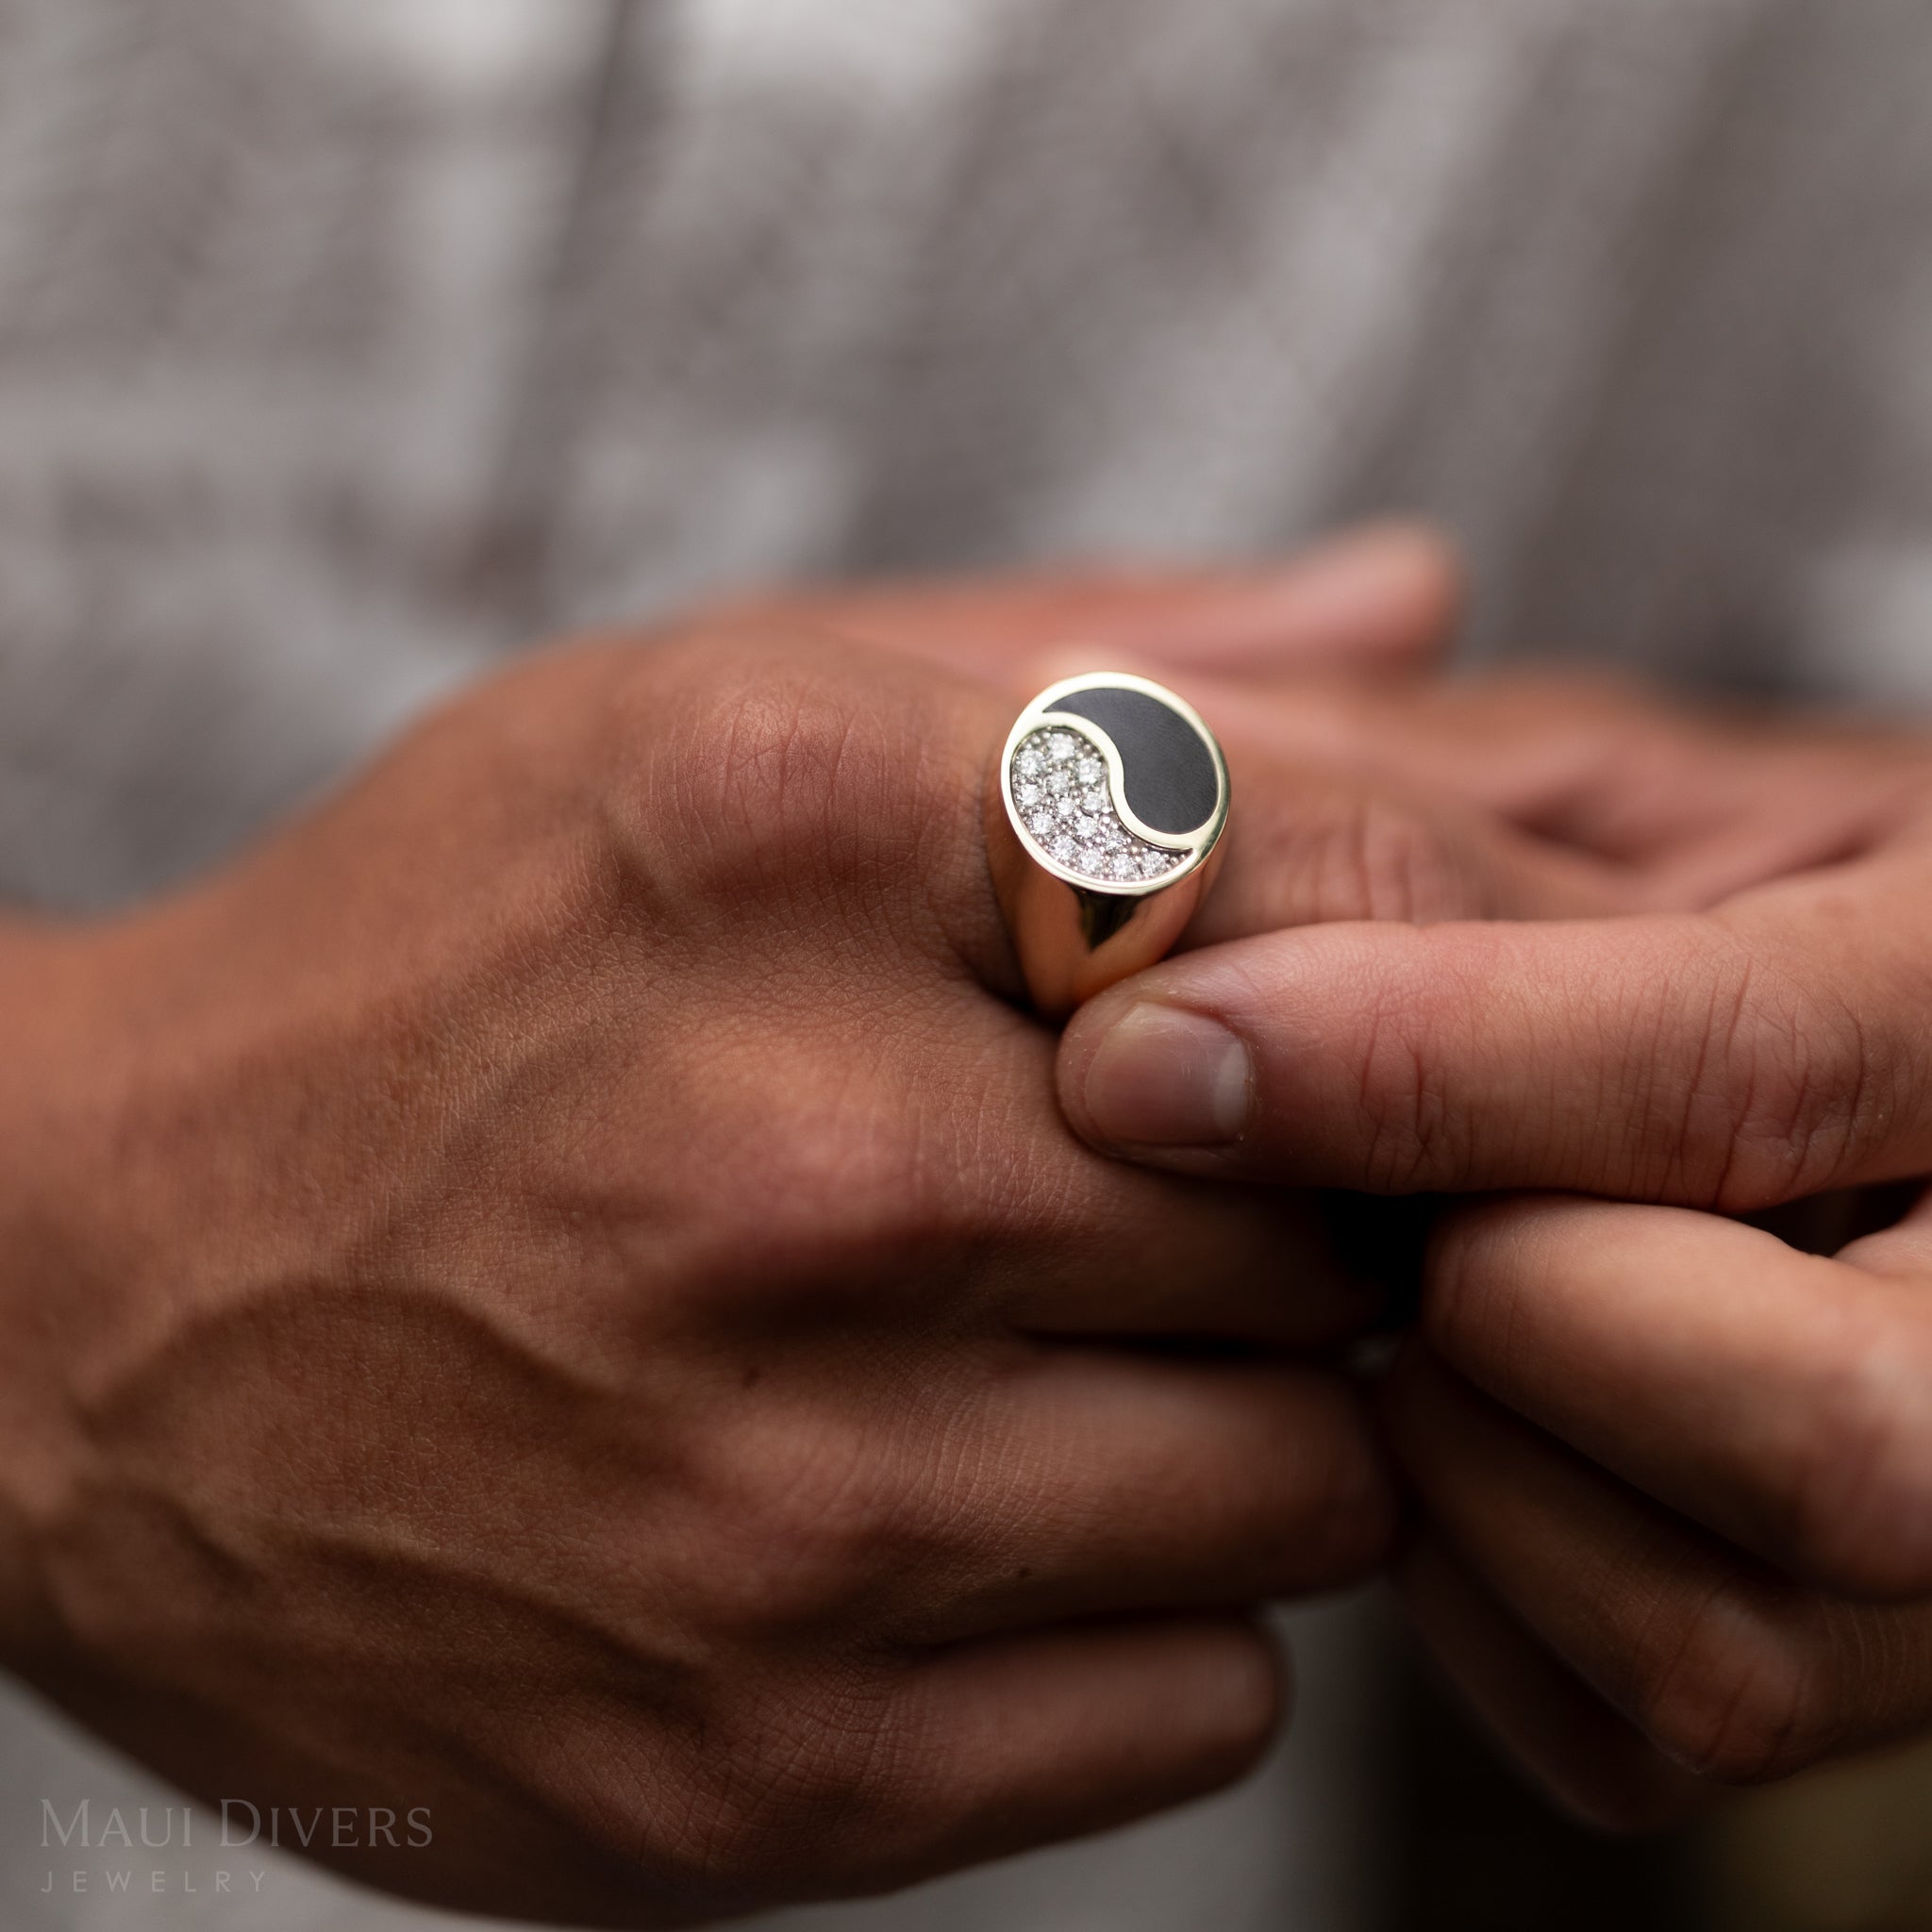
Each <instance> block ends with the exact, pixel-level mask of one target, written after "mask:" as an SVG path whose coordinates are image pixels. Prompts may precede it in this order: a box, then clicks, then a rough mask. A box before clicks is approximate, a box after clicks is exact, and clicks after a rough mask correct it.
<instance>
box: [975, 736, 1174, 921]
mask: <svg viewBox="0 0 1932 1932" xmlns="http://www.w3.org/2000/svg"><path fill="white" fill-rule="evenodd" d="M1106 780H1107V763H1106V760H1105V759H1104V758H1102V757H1101V753H1100V747H1099V746H1098V745H1096V744H1095V743H1093V742H1092V741H1091V739H1088V738H1086V737H1085V736H1083V735H1082V734H1080V733H1078V732H1075V731H1073V730H1070V729H1069V728H1068V727H1067V726H1065V725H1063V724H1055V725H1051V726H1049V727H1047V728H1045V729H1042V730H1040V731H1036V732H1034V733H1032V735H1031V736H1030V737H1027V738H1024V739H1022V740H1021V741H1020V743H1019V745H1018V747H1017V748H1016V749H1015V751H1014V753H1013V762H1012V768H1011V770H1010V771H1008V774H1007V785H1008V791H1010V792H1011V794H1012V798H1013V802H1014V804H1015V805H1016V806H1017V807H1018V808H1019V813H1020V821H1021V823H1022V824H1024V825H1025V827H1026V828H1027V830H1028V831H1029V832H1030V833H1031V834H1032V836H1033V838H1034V840H1035V841H1037V843H1038V844H1039V846H1040V848H1041V851H1043V852H1045V853H1047V854H1049V855H1050V856H1051V857H1052V858H1054V859H1055V860H1056V861H1057V862H1058V863H1059V864H1060V865H1063V866H1065V867H1066V868H1067V869H1068V871H1070V872H1076V873H1079V874H1081V875H1082V876H1083V877H1085V878H1090V879H1091V880H1093V881H1094V883H1095V884H1096V885H1114V886H1118V885H1137V884H1141V883H1142V882H1144V881H1146V880H1148V879H1158V878H1164V877H1165V876H1166V875H1167V874H1169V873H1171V872H1174V871H1175V870H1177V869H1178V868H1179V867H1180V866H1182V865H1184V864H1186V863H1187V858H1188V855H1187V854H1186V853H1184V852H1167V851H1163V850H1162V849H1161V848H1160V847H1159V846H1158V845H1150V844H1149V843H1148V842H1147V841H1146V840H1144V839H1140V838H1136V837H1135V835H1134V834H1133V833H1132V832H1130V831H1128V829H1127V828H1126V825H1125V824H1124V823H1123V821H1122V819H1121V815H1120V813H1119V812H1117V811H1116V810H1115V809H1114V808H1113V801H1112V800H1111V799H1110V798H1109V797H1108V793H1107V790H1106Z"/></svg>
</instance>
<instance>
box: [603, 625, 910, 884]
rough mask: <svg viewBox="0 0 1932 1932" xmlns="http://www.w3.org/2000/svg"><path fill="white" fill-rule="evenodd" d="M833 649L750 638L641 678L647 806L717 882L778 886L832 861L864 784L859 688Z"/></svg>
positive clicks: (726, 642) (720, 644)
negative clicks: (648, 754)
mask: <svg viewBox="0 0 1932 1932" xmlns="http://www.w3.org/2000/svg"><path fill="white" fill-rule="evenodd" d="M849 671H850V667H849V666H848V665H847V664H846V662H845V661H844V659H843V657H842V655H841V653H839V652H837V651H836V650H831V649H824V648H819V649H805V648H793V649H784V648H780V647H778V646H777V645H776V644H774V643H770V642H767V641H764V640H763V639H762V638H761V637H758V636H754V637H751V638H747V639H738V638H731V637H726V638H721V639H717V640H714V641H710V644H709V648H708V649H705V650H703V651H700V650H698V649H697V647H696V646H684V647H681V648H679V649H677V651H676V655H675V658H674V660H673V661H672V662H670V663H668V664H659V665H654V666H651V667H649V669H648V670H647V671H646V672H645V673H643V674H642V675H641V685H642V691H641V693H640V708H641V710H642V711H643V713H644V715H642V716H641V717H640V718H639V720H638V721H637V722H638V725H639V727H640V735H641V736H644V735H645V734H648V736H647V737H646V741H655V742H656V743H657V744H658V747H659V754H658V757H656V758H653V759H652V761H651V770H650V774H649V777H650V782H651V797H650V800H649V807H650V808H651V810H652V813H653V815H654V817H655V818H656V819H657V820H658V822H659V823H661V824H667V825H669V826H671V827H673V828H675V841H676V844H677V847H678V849H679V850H680V851H681V852H682V853H684V854H685V855H687V856H688V857H689V858H691V860H692V861H694V862H695V863H696V864H697V865H698V866H699V867H700V869H701V870H702V871H704V872H706V873H708V874H711V875H713V876H715V877H716V878H717V879H718V882H719V883H721V884H725V885H729V886H734V887H739V888H758V887H761V886H765V885H769V884H771V883H773V882H774V881H777V882H783V881H785V880H787V879H788V878H789V877H790V876H791V875H792V874H793V873H794V871H795V868H796V867H797V865H798V864H799V862H800V861H801V859H803V858H807V857H808V856H809V857H812V858H819V859H821V860H824V858H828V857H832V856H835V855H836V854H837V852H838V850H839V849H840V847H841V844H842V843H843V842H844V841H845V840H846V838H847V837H848V836H849V833H850V830H851V828H852V827H853V826H855V825H856V824H859V823H861V819H862V808H863V801H864V798H865V794H866V792H867V791H868V789H869V788H870V787H873V786H875V784H876V780H877V776H878V774H877V771H876V768H875V766H876V758H875V754H876V746H875V745H874V744H873V743H871V742H870V739H871V736H872V734H870V733H869V732H868V729H867V718H866V709H865V706H864V704H863V701H862V695H861V691H860V688H859V687H858V683H857V681H856V680H855V679H854V678H852V676H851V675H849Z"/></svg>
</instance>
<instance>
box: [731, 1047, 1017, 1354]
mask: <svg viewBox="0 0 1932 1932" xmlns="http://www.w3.org/2000/svg"><path fill="white" fill-rule="evenodd" d="M782 1053H783V1049H782V1048H776V1049H772V1050H771V1052H769V1053H767V1054H766V1055H765V1057H764V1062H763V1064H764V1070H765V1072H766V1073H767V1074H771V1073H772V1072H773V1060H774V1057H777V1056H782ZM908 1058H911V1057H910V1056H908ZM768 1084H769V1087H770V1090H771V1091H774V1092H775V1091H783V1092H786V1093H788V1094H790V1095H791V1098H790V1099H788V1100H785V1101H783V1102H771V1103H769V1104H766V1105H762V1106H760V1107H758V1108H752V1109H750V1110H749V1112H748V1114H747V1115H746V1116H745V1117H741V1118H738V1119H736V1120H735V1121H734V1123H733V1124H732V1126H731V1128H730V1130H729V1132H728V1135H727V1137H726V1138H727V1139H728V1141H729V1143H730V1144H729V1149H728V1163H729V1168H730V1171H731V1172H732V1173H733V1174H736V1175H737V1176H739V1178H740V1182H741V1185H740V1186H739V1187H737V1188H733V1189H729V1190H727V1191H725V1193H724V1198H723V1200H722V1211H721V1213H720V1214H719V1215H718V1216H717V1218H716V1219H715V1220H714V1222H713V1223H712V1224H711V1230H710V1232H711V1253H710V1256H709V1258H708V1265H700V1266H699V1267H698V1268H696V1269H695V1270H694V1277H693V1278H695V1279H700V1280H702V1283H703V1295H704V1296H705V1297H706V1298H707V1299H708V1301H709V1303H710V1304H711V1305H712V1306H713V1307H716V1308H717V1309H718V1310H719V1311H720V1312H722V1313H724V1314H726V1315H727V1316H731V1317H735V1316H737V1315H741V1314H742V1313H744V1312H745V1311H746V1310H747V1308H764V1309H766V1310H767V1311H770V1310H773V1309H791V1310H792V1311H793V1312H796V1313H807V1312H811V1311H818V1312H820V1313H823V1314H824V1315H827V1316H829V1315H830V1314H831V1313H832V1312H833V1311H834V1310H835V1309H836V1307H839V1306H841V1305H846V1304H850V1305H858V1304H863V1303H867V1302H873V1301H875V1300H877V1299H878V1298H880V1297H885V1298H888V1299H890V1298H891V1297H892V1296H894V1295H896V1294H897V1293H899V1292H900V1291H902V1289H903V1286H904V1284H905V1283H906V1282H907V1281H908V1279H911V1278H914V1277H917V1276H924V1277H925V1278H927V1279H928V1280H931V1279H933V1278H935V1277H938V1276H941V1275H943V1274H945V1273H946V1272H947V1271H952V1272H955V1273H957V1272H958V1270H959V1269H961V1268H962V1267H964V1266H965V1265H967V1264H968V1262H969V1261H970V1260H971V1258H972V1257H971V1254H970V1253H969V1251H968V1246H967V1244H970V1243H971V1242H972V1241H974V1239H975V1238H976V1236H977V1235H978V1234H979V1233H981V1232H983V1231H984V1230H983V1225H982V1224H985V1223H986V1222H987V1221H988V1220H989V1218H990V1213H991V1206H992V1204H991V1203H989V1202H987V1201H986V1200H985V1199H984V1196H985V1195H986V1193H987V1189H986V1187H985V1186H984V1185H983V1184H982V1181H981V1178H980V1177H979V1176H978V1175H977V1174H974V1173H971V1172H968V1171H967V1170H966V1169H965V1167H964V1165H963V1163H962V1162H960V1161H959V1160H958V1158H954V1157H953V1156H952V1154H951V1153H950V1151H949V1150H950V1149H951V1147H952V1144H953V1142H952V1136H951V1135H950V1134H949V1133H948V1132H947V1129H946V1123H945V1121H944V1119H943V1118H938V1119H936V1118H934V1117H932V1116H931V1115H929V1114H928V1113H927V1112H926V1111H925V1110H924V1108H923V1107H922V1105H921V1104H920V1102H919V1099H918V1097H917V1096H916V1095H913V1094H910V1093H908V1092H907V1091H904V1089H903V1086H902V1084H901V1082H900V1080H898V1079H896V1078H895V1079H890V1080H888V1079H884V1078H882V1077H880V1076H877V1075H874V1074H867V1073H865V1072H863V1071H862V1070H848V1071H847V1072H846V1074H844V1075H843V1076H842V1077H838V1076H833V1075H829V1074H827V1073H826V1072H825V1070H824V1067H823V1066H822V1065H812V1066H810V1067H808V1068H805V1069H802V1070H801V1071H800V1072H799V1073H798V1074H797V1075H796V1076H792V1077H787V1076H784V1075H782V1074H781V1075H779V1076H778V1077H775V1078H774V1079H772V1080H770V1081H769V1083H768ZM754 1202H755V1204H756V1206H755V1211H746V1209H747V1204H748V1203H754Z"/></svg>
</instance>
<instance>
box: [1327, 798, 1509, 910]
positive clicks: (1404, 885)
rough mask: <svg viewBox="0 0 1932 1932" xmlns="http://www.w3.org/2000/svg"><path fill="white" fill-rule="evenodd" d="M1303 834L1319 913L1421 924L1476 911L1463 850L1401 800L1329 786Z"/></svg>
mask: <svg viewBox="0 0 1932 1932" xmlns="http://www.w3.org/2000/svg"><path fill="white" fill-rule="evenodd" d="M1304 836H1305V837H1306V838H1307V840H1308V841H1310V846H1309V851H1310V864H1311V868H1312V874H1313V878H1314V902H1315V910H1314V916H1315V917H1316V918H1317V919H1319V920H1333V921H1350V920H1381V921H1388V922H1392V923H1395V924H1409V925H1422V924H1429V923H1431V922H1433V921H1439V920H1447V919H1457V918H1463V917H1467V916H1472V915H1474V913H1476V912H1478V911H1480V910H1481V908H1480V906H1479V905H1478V904H1477V903H1476V902H1477V900H1478V898H1479V894H1478V893H1476V891H1474V886H1473V883H1472V881H1471V880H1470V878H1469V876H1468V872H1467V868H1466V867H1465V865H1464V864H1463V862H1462V859H1461V857H1460V855H1459V854H1458V853H1457V851H1456V850H1455V848H1454V847H1453V845H1452V844H1451V843H1450V841H1447V840H1445V839H1444V838H1443V837H1442V836H1441V833H1440V832H1439V831H1438V830H1437V828H1436V827H1434V826H1433V825H1431V824H1428V823H1426V822H1425V821H1424V819H1423V818H1422V817H1421V816H1420V815H1419V814H1418V813H1417V812H1416V811H1415V810H1413V809H1411V808H1409V807H1408V806H1407V805H1406V804H1404V803H1403V802H1401V801H1400V800H1398V799H1392V798H1390V797H1388V796H1387V795H1385V794H1383V793H1380V792H1378V791H1337V790H1330V791H1326V792H1325V793H1324V797H1323V799H1322V801H1321V803H1320V805H1319V807H1318V808H1317V810H1316V812H1315V814H1314V816H1313V818H1312V821H1311V822H1308V823H1307V829H1306V832H1305V834H1304Z"/></svg>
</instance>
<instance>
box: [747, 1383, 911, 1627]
mask: <svg viewBox="0 0 1932 1932" xmlns="http://www.w3.org/2000/svg"><path fill="white" fill-rule="evenodd" d="M740 1433H741V1442H740V1444H739V1446H738V1448H737V1450H736V1452H735V1455H734V1457H733V1460H732V1467H731V1469H730V1472H729V1474H727V1475H726V1477H725V1478H724V1481H723V1482H722V1483H720V1484H719V1485H718V1486H717V1487H718V1488H719V1490H720V1491H722V1494H721V1496H720V1503H721V1505H722V1510H721V1520H723V1521H727V1522H729V1523H730V1524H733V1525H734V1527H733V1530H732V1540H733V1542H734V1544H735V1552H736V1554H735V1560H734V1561H733V1562H732V1563H730V1564H729V1565H727V1566H724V1569H723V1570H722V1571H721V1573H720V1574H719V1576H718V1578H717V1581H716V1583H715V1585H714V1588H715V1589H716V1590H717V1591H719V1592H720V1593H721V1595H722V1597H723V1599H724V1601H723V1602H722V1603H721V1604H720V1606H719V1607H720V1610H721V1612H722V1614H723V1615H724V1619H725V1620H726V1621H727V1622H728V1623H730V1624H734V1625H736V1626H742V1627H749V1628H754V1629H759V1630H764V1631H772V1630H774V1629H791V1628H812V1627H817V1626H820V1625H823V1624H828V1623H834V1622H836V1623H840V1624H845V1623H848V1622H849V1621H850V1619H851V1615H852V1613H853V1611H854V1610H855V1608H856V1607H860V1606H863V1607H865V1608H866V1609H868V1610H869V1611H871V1612H873V1613H883V1611H884V1610H885V1608H886V1607H887V1603H886V1596H887V1590H886V1585H887V1581H888V1579H889V1577H890V1576H891V1574H892V1573H893V1572H894V1571H895V1570H896V1569H898V1568H900V1567H902V1566H904V1565H906V1564H907V1563H908V1562H909V1561H910V1560H911V1556H912V1551H913V1547H914V1545H915V1543H916V1541H917V1540H918V1539H917V1518H916V1510H915V1507H914V1506H915V1496H914V1493H913V1486H912V1484H911V1482H910V1481H909V1480H908V1476H907V1474H906V1472H905V1471H904V1469H903V1468H902V1466H901V1463H900V1459H899V1458H896V1457H892V1456H891V1455H889V1454H886V1453H884V1452H882V1450H881V1448H880V1446H879V1444H878V1443H877V1441H875V1440H874V1439H873V1438H872V1437H871V1436H870V1434H869V1432H868V1431H867V1430H865V1429H864V1428H863V1427H862V1426H854V1425H853V1424H849V1423H845V1422H839V1421H826V1420H824V1419H823V1418H819V1417H807V1416H801V1415H799V1414H798V1413H796V1412H795V1411H788V1410H786V1409H784V1408H780V1409H778V1410H777V1411H776V1412H775V1413H773V1414H771V1415H770V1416H768V1417H765V1418H763V1419H761V1420H758V1421H752V1422H748V1423H747V1424H745V1426H744V1427H743V1429H742V1430H741V1432H740Z"/></svg>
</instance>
